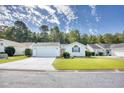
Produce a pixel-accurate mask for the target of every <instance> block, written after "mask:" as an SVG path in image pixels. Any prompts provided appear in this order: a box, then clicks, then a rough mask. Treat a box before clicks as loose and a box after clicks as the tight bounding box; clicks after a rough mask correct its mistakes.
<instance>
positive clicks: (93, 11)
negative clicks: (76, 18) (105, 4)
mask: <svg viewBox="0 0 124 93" xmlns="http://www.w3.org/2000/svg"><path fill="white" fill-rule="evenodd" d="M89 7H90V8H91V15H92V16H94V17H95V20H96V22H100V19H101V17H100V16H98V14H97V13H96V6H95V5H90V6H89Z"/></svg>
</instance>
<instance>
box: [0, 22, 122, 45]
mask: <svg viewBox="0 0 124 93" xmlns="http://www.w3.org/2000/svg"><path fill="white" fill-rule="evenodd" d="M39 29H40V32H38V33H36V32H32V31H31V30H29V28H28V27H27V26H26V24H25V23H24V22H22V21H15V22H14V25H13V26H9V27H6V28H5V29H4V31H2V32H0V38H4V39H8V40H13V41H17V42H60V43H62V44H67V43H72V42H75V41H77V42H80V43H83V44H94V43H105V44H113V43H115V44H116V43H124V31H123V32H121V33H116V34H111V33H106V34H103V35H89V34H81V33H80V31H79V30H76V29H74V30H71V31H69V33H65V32H62V31H60V29H59V27H58V26H54V27H52V28H49V26H47V25H41V26H40V27H39Z"/></svg>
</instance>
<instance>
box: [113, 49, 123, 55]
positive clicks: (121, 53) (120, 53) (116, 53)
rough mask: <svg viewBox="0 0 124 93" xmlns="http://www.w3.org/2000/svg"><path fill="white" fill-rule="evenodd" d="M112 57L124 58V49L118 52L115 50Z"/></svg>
mask: <svg viewBox="0 0 124 93" xmlns="http://www.w3.org/2000/svg"><path fill="white" fill-rule="evenodd" d="M112 55H113V56H120V57H124V49H123V50H121V49H118V50H116V49H114V50H112Z"/></svg>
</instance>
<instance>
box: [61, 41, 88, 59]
mask: <svg viewBox="0 0 124 93" xmlns="http://www.w3.org/2000/svg"><path fill="white" fill-rule="evenodd" d="M85 51H86V46H85V45H83V44H81V43H79V42H74V43H71V44H61V54H62V53H63V52H69V53H70V56H76V57H82V56H85Z"/></svg>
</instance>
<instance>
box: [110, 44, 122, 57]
mask: <svg viewBox="0 0 124 93" xmlns="http://www.w3.org/2000/svg"><path fill="white" fill-rule="evenodd" d="M110 48H111V53H112V56H120V57H124V43H121V44H113V45H112V46H111V47H110Z"/></svg>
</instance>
